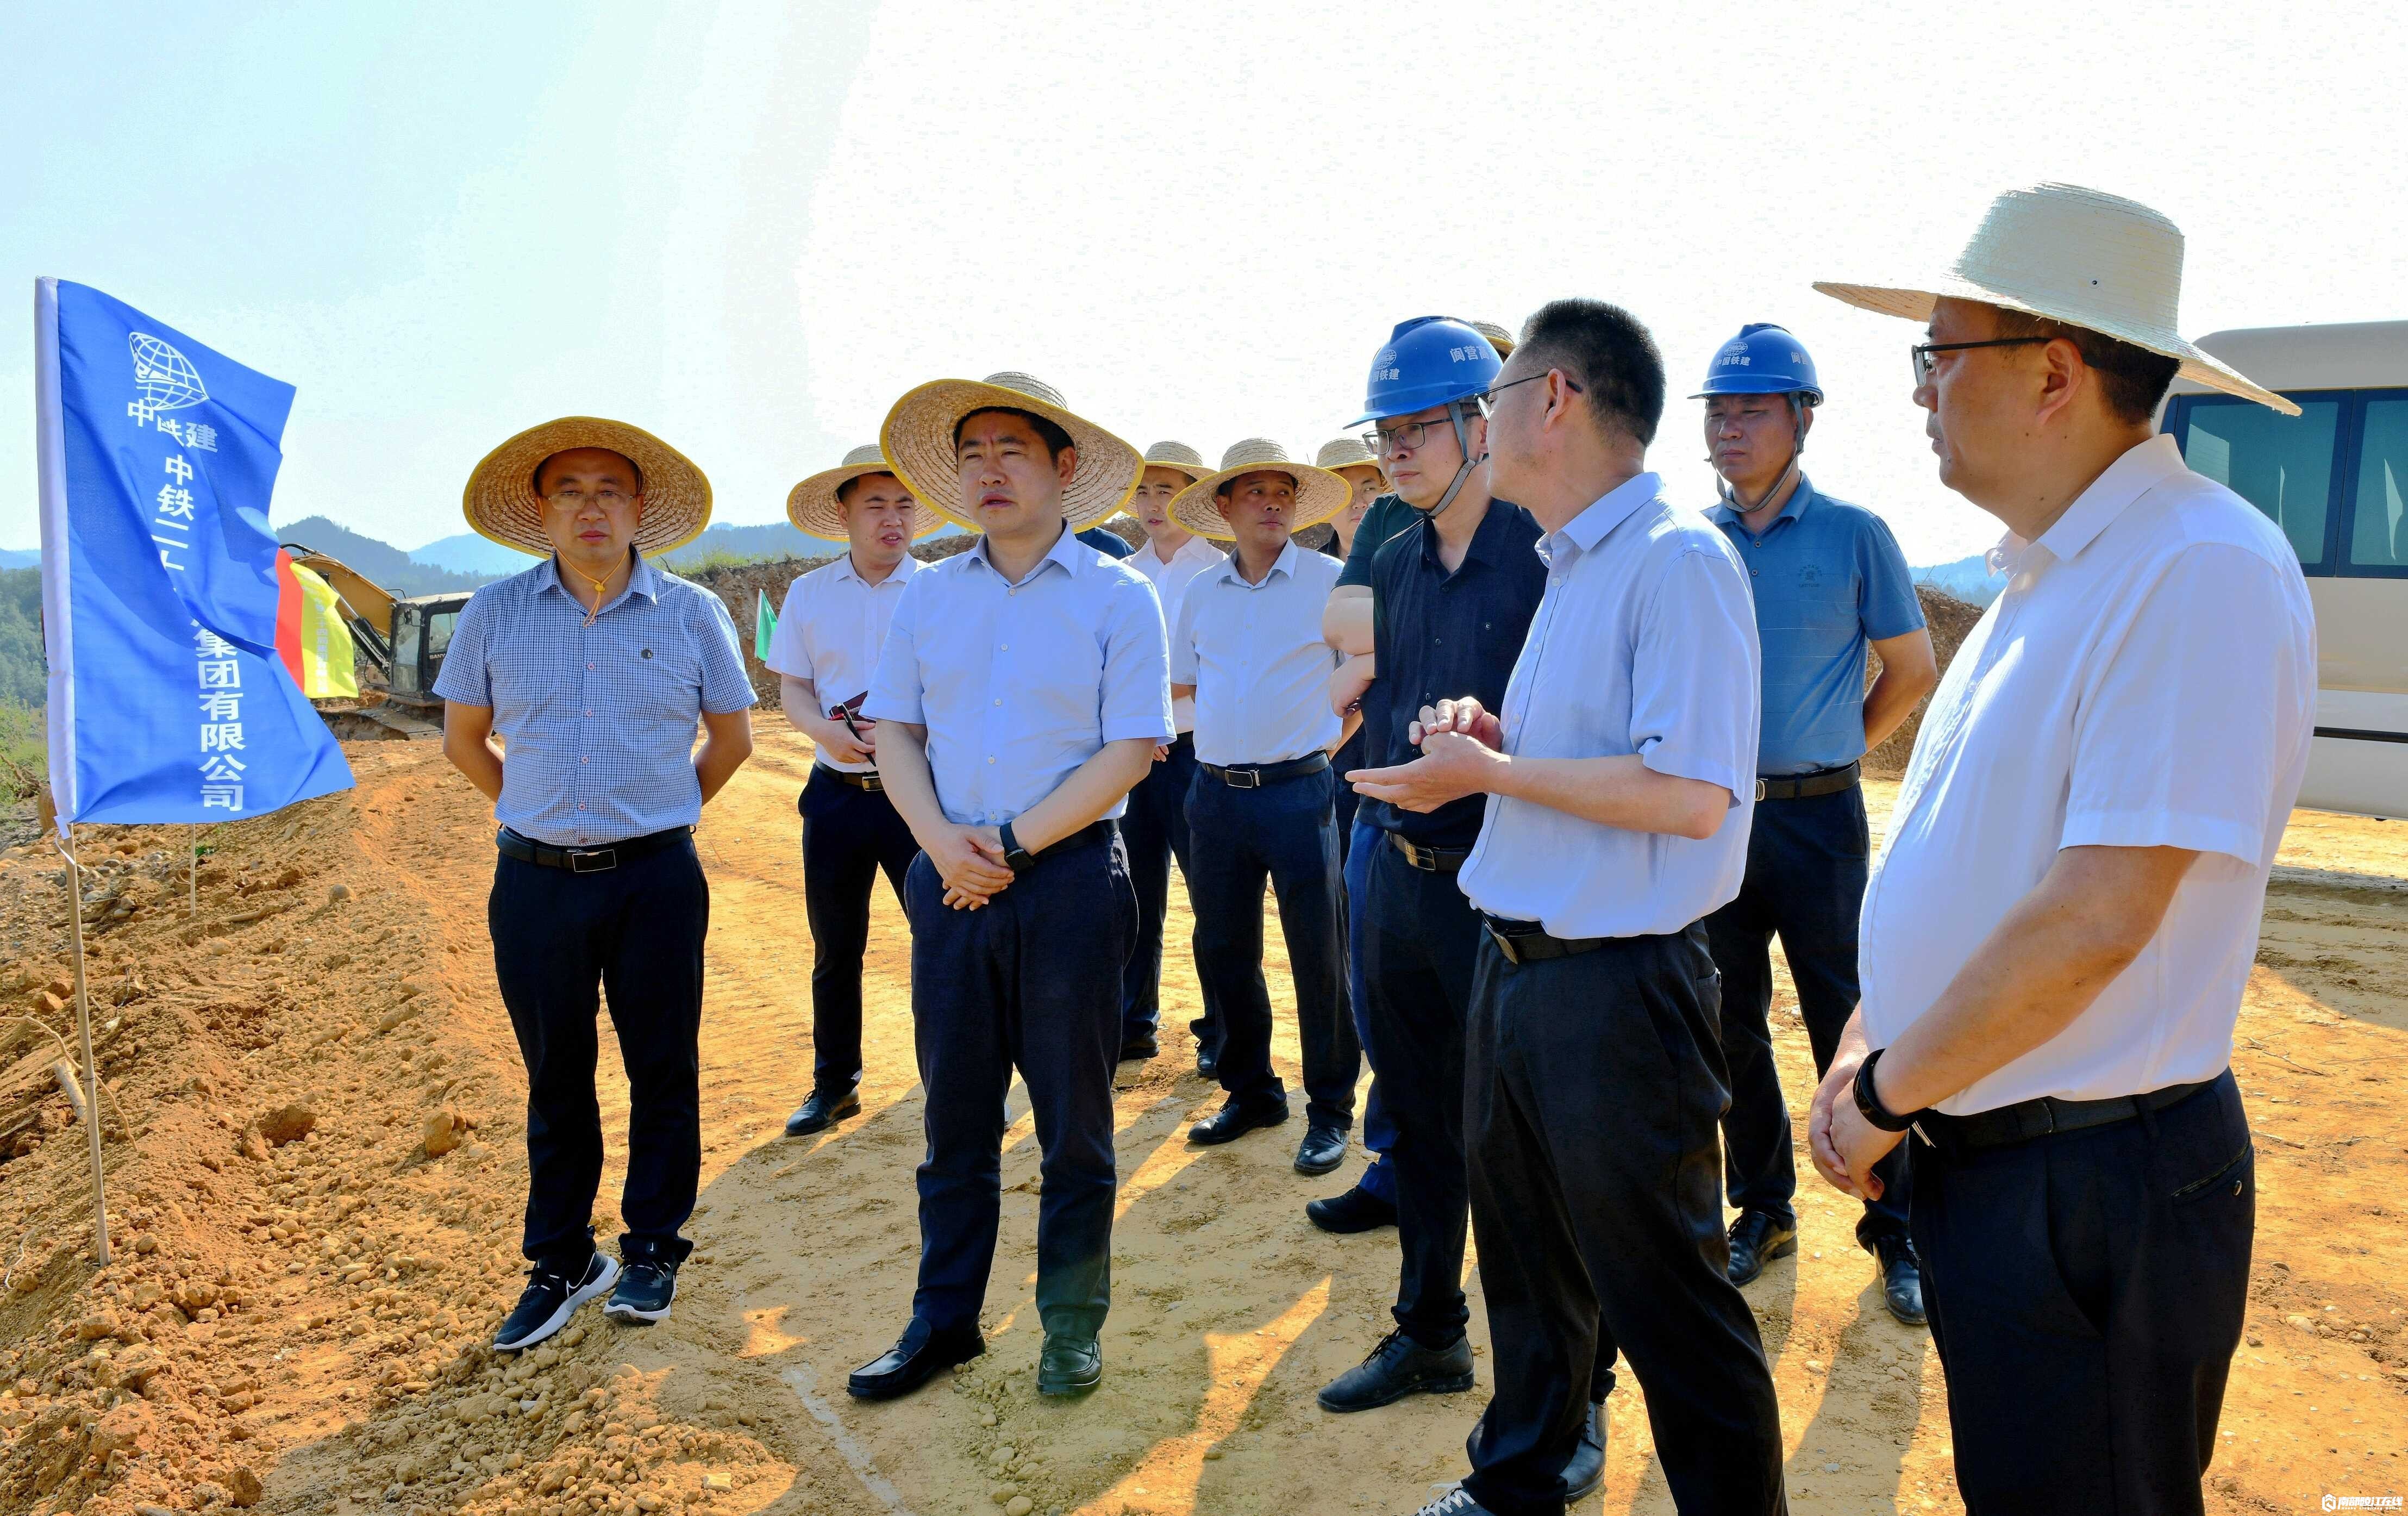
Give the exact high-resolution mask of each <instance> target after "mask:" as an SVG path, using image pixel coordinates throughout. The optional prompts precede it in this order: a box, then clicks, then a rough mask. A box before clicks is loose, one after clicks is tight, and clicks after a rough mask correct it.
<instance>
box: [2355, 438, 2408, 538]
mask: <svg viewBox="0 0 2408 1516" xmlns="http://www.w3.org/2000/svg"><path fill="white" fill-rule="evenodd" d="M2361 431H2362V433H2363V435H2364V439H2365V440H2364V441H2362V442H2361V443H2360V444H2359V446H2358V498H2357V500H2356V502H2355V504H2354V508H2353V513H2352V520H2351V524H2350V532H2349V562H2350V567H2352V568H2354V569H2398V568H2408V505H2403V501H2408V397H2403V398H2400V399H2383V400H2377V399H2372V398H2370V399H2369V400H2368V401H2367V402H2366V421H2365V425H2364V426H2363V427H2362V428H2361Z"/></svg>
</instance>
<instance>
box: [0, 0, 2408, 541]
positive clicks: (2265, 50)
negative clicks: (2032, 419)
mask: <svg viewBox="0 0 2408 1516" xmlns="http://www.w3.org/2000/svg"><path fill="white" fill-rule="evenodd" d="M2031 8H2032V10H2033V11H2034V12H2035V13H2039V14H2043V15H2044V16H2045V17H2046V18H2047V19H2045V20H2043V21H2040V22H2022V21H2018V20H2016V19H2014V17H2013V16H2006V17H2002V16H2001V15H2000V13H1998V12H1997V11H1996V10H1994V9H1990V8H1973V9H1968V8H1967V7H1946V8H1944V9H1943V8H1942V7H1933V6H1928V5H1914V6H1885V7H1871V6H1867V7H1840V6H1834V5H1813V6H1805V5H1799V6H1785V7H1770V6H1762V5H1730V6H1709V5H1698V6H1681V7H1668V6H1662V5H1649V6H1619V5H1595V4H1580V5H1563V6H1548V7H1527V6H1514V5H1498V6H1496V7H1488V8H1486V9H1484V8H1483V7H1477V6H1471V7H1467V6H1464V5H1462V4H1460V3H1459V0H1458V3H1454V4H1444V5H1402V4H1393V5H1385V6H1379V7H1352V8H1349V9H1346V10H1343V11H1336V10H1325V9H1323V8H1322V7H1298V6H1296V5H1294V4H1292V3H1265V4H1258V5H1257V4H1248V5H1221V6H1211V5H1205V6H1191V7H1139V6H1136V5H1130V6H1121V7H1079V8H1078V9H1077V10H1076V11H1073V10H1072V9H1070V8H1069V7H1025V8H1024V7H994V6H968V5H953V4H930V3H910V4H890V5H885V6H882V7H873V6H871V5H867V4H839V5H809V6H807V5H800V4H782V3H759V4H754V3H726V4H719V5H707V4H684V5H662V4H653V3H639V0H605V3H598V4H597V3H585V4H578V5H565V4H564V5H535V4H512V5H508V6H468V5H445V4H432V3H429V4H417V5H411V6H393V7H366V6H338V7H325V6H314V7H302V6H294V7H269V6H263V5H256V4H251V5H230V4H229V5H218V4H208V3H192V4H185V5H180V6H178V7H174V8H173V9H172V10H169V9H165V8H163V7H150V6H142V7H135V6H125V5H116V4H92V5H82V6H77V7H53V8H52V9H50V11H47V12H46V13H44V14H43V15H42V16H41V17H40V20H39V22H38V24H36V23H35V22H30V21H29V20H28V19H27V18H28V16H29V15H30V12H29V10H28V9H26V8H24V7H10V11H11V17H12V19H11V20H9V21H8V22H7V24H6V27H5V31H6V34H7V49H6V53H7V56H6V58H5V60H0V69H5V71H6V75H5V77H6V78H7V88H6V89H5V91H0V141H5V142H7V143H8V144H10V145H11V146H12V147H13V148H14V149H15V152H12V154H11V157H12V159H13V162H12V163H11V164H10V165H9V166H8V168H7V171H6V173H5V174H0V284H5V285H6V286H7V287H8V288H12V289H13V290H14V291H15V294H14V295H13V296H7V298H6V299H0V409H5V410H7V411H10V412H11V413H13V414H14V415H16V416H17V417H19V418H20V419H19V421H18V422H17V423H16V424H14V425H5V426H0V546H8V547H31V546H33V545H34V544H35V542H36V526H35V511H34V459H33V452H32V437H31V431H32V428H31V426H30V417H31V413H32V409H33V383H32V339H31V320H30V318H31V307H32V298H31V295H32V290H31V285H32V281H33V278H34V277H35V276H36V275H37V274H56V275H59V276H61V277H64V278H69V279H75V280H79V281H81V282H86V283H90V284H94V285H97V286H99V287H100V288H102V289H105V290H107V291H108V292H109V293H110V294H112V295H115V296H118V297H119V298H121V299H123V300H126V301H128V302H130V303H132V304H134V305H136V306H137V307H140V308H142V309H143V310H148V311H149V312H150V313H151V314H153V315H155V316H157V317H158V318H159V319H161V320H162V321H164V322H167V323H170V324H172V325H176V326H178V327H180V328H181V329H183V330H185V331H188V332H190V333H191V334H193V336H194V337H196V338H198V339H202V340H204V341H207V342H208V343H209V344H210V345H212V346H214V347H217V348H219V349H221V350H222V351H223V352H226V353H228V354H232V355H234V356H236V357H237V358H240V359H242V360H243V361H245V362H248V363H250V364H251V365H252V366H254V367H256V368H262V369H265V371H267V372H269V373H272V374H274V375H276V376H278V377H279V378H281V379H285V380H289V381H291V382H292V383H295V384H297V385H298V386H299V388H300V397H299V399H298V400H297V402H296V404H295V406H294V412H293V419H292V423H291V426H290V427H289V428H288V430H287V432H286V434H285V451H286V461H285V467H284V472H283V476H282V479H281V481H280V483H279V487H278V493H277V500H276V506H275V517H276V519H277V520H279V521H291V520H294V519H296V518H298V517H300V516H304V515H308V514H313V513H323V514H326V515H329V516H332V517H334V518H335V519H336V520H337V521H339V522H341V523H343V524H344V525H346V526H349V527H354V528H355V529H358V530H360V531H364V532H366V533H369V534H371V535H373V536H377V537H381V538H383V539H385V540H387V541H393V542H395V543H397V544H399V545H402V546H405V547H409V546H415V545H417V544H420V543H423V542H425V541H431V540H433V539H435V538H437V537H442V536H447V535H450V534H452V533H454V532H457V531H460V530H462V529H464V528H463V526H462V524H461V519H460V514H459V503H458V502H459V498H460V487H461V485H462V484H463V483H464V482H465V481H466V476H467V473H468V470H469V469H470V467H471V466H472V465H473V464H474V463H475V461H476V460H477V458H478V457H479V456H480V455H482V454H483V453H484V452H485V451H486V450H487V449H489V448H490V447H492V446H493V445H494V444H495V442H498V441H499V440H501V439H502V438H504V437H506V436H508V435H509V433H511V432H513V431H516V430H518V429H520V428H521V427H523V426H529V425H532V424H533V423H535V422H537V421H540V420H542V419H545V418H547V417H549V416H552V415H556V414H563V413H571V412H590V413H598V414H604V415H616V416H622V417H624V418H625V419H628V420H631V421H635V422H638V424H640V425H643V426H649V427H650V428H652V430H654V431H657V432H659V433H660V434H661V435H662V436H664V437H665V438H667V440H669V441H671V442H672V443H674V444H676V445H677V446H679V447H681V449H683V450H684V451H686V452H687V453H688V454H690V455H692V456H693V457H695V460H696V461H698V462H699V463H701V464H702V466H703V467H704V468H705V469H707V470H708V471H709V472H710V476H711V479H712V481H713V484H714V485H715V487H716V491H717V497H718V506H717V516H716V519H718V520H721V521H729V522H739V523H750V522H761V521H769V520H775V519H777V518H778V516H779V515H780V513H781V511H782V509H783V498H784V494H785V491H786V489H787V488H788V487H789V486H790V485H791V484H793V482H794V481H795V480H796V479H797V478H799V477H801V476H802V475H803V474H805V473H808V472H810V471H812V470H813V469H819V468H824V467H826V466H829V465H831V464H833V463H835V462H836V461H837V459H838V457H839V455H840V454H841V453H842V452H843V450H844V449H845V448H847V447H849V446H851V445H853V444H854V443H857V442H861V441H866V440H870V439H872V438H873V437H874V436H875V434H876V430H877V426H878V422H879V420H880V418H881V417H882V415H883V413H884V411H885V409H886V407H887V405H888V404H889V403H890V402H891V401H892V400H893V399H894V398H895V397H896V396H897V395H898V394H900V393H901V392H902V391H903V390H904V389H906V388H908V387H909V386H910V385H911V384H913V383H918V382H920V381H923V380H926V379H932V378H937V377H940V376H944V375H967V376H970V377H978V376H982V375H983V374H985V373H988V372H990V371H992V370H995V369H998V368H1019V369H1025V370H1027V371H1030V372H1033V373H1036V374H1038V375H1039V376H1040V377H1043V378H1045V379H1047V380H1049V381H1051V382H1052V383H1054V384H1056V385H1058V386H1059V387H1060V388H1062V389H1063V390H1064V391H1065V392H1066V393H1067V394H1068V397H1069V399H1070V401H1071V403H1072V405H1073V406H1074V407H1075V408H1077V409H1079V410H1081V411H1082V412H1084V413H1086V414H1088V415H1090V416H1092V417H1093V418H1094V419H1096V420H1097V421H1099V422H1101V423H1103V424H1104V425H1106V426H1111V427H1112V428H1114V429H1115V430H1117V431H1120V432H1121V433H1122V434H1123V435H1125V436H1126V437H1127V438H1128V439H1129V440H1131V441H1134V442H1136V443H1138V444H1139V445H1140V446H1142V445H1143V444H1145V443H1147V442H1150V441H1153V440H1156V439H1157V438H1161V437H1177V438H1179V439H1182V440H1186V441H1188V442H1191V443H1193V444H1195V445H1197V447H1199V448H1200V449H1202V450H1203V451H1204V453H1205V454H1206V455H1207V456H1208V457H1217V456H1218V455H1219V453H1220V450H1221V449H1222V448H1223V447H1225V446H1226V445H1227V444H1228V443H1229V442H1231V441H1233V440H1237V439H1239V438H1241V437H1247V436H1254V435H1269V436H1273V437H1277V438H1279V439H1281V440H1283V441H1285V442H1286V443H1288V445H1289V446H1290V448H1291V449H1292V450H1301V449H1309V448H1311V447H1312V446H1315V445H1317V444H1318V443H1319V442H1321V441H1323V440H1326V439H1327V438H1330V437H1333V436H1336V435H1338V434H1339V433H1340V429H1341V428H1340V425H1339V424H1340V423H1342V422H1345V421H1347V420H1348V419H1349V418H1350V417H1352V416H1353V415H1354V414H1355V411H1356V409H1357V407H1358V402H1359V400H1360V398H1361V391H1362V383H1363V376H1364V373H1365V370H1366V369H1367V368H1368V367H1369V359H1370V356H1371V354H1372V353H1373V351H1374V350H1375V349H1376V348H1377V347H1378V346H1379V345H1380V343H1381V340H1382V339H1383V337H1384V336H1385V334H1386V332H1387V330H1388V328H1389V327H1390V326H1391V325H1393V324H1394V323H1395V322H1396V321H1398V320H1399V319H1402V318H1404V317H1407V316H1412V315H1419V314H1425V313H1429V312H1433V311H1443V312H1450V313H1455V314H1460V315H1465V316H1472V317H1480V318H1484V319H1487V320H1493V321H1499V322H1503V323H1505V324H1507V325H1518V324H1519V323H1520V321H1521V319H1522V317H1523V316H1524V315H1526V314H1527V312H1528V311H1529V310H1532V309H1533V308H1535V307H1536V306H1538V305H1539V304H1541V302H1543V301H1545V300H1547V299H1549V298H1551V297H1554V296H1561V295H1570V294H1584V295H1595V296H1605V297H1607V298H1611V299H1614V300H1618V301H1620V302H1622V303H1623V304H1625V305H1627V306H1628V307H1629V308H1630V309H1631V310H1633V311H1635V312H1636V313H1637V314H1638V315H1639V316H1640V317H1641V319H1642V320H1644V321H1646V322H1648V323H1649V324H1650V325H1652V326H1653V327H1654V328H1655V330H1656V335H1657V337H1658V339H1660V340H1661V342H1662V343H1663V346H1664V350H1665V354H1666V357H1667V360H1668V363H1669V366H1670V369H1671V374H1672V379H1673V383H1674V394H1675V396H1676V397H1678V396H1682V395H1685V394H1687V393H1688V392H1689V391H1690V390H1691V389H1693V388H1694V387H1695V381H1696V380H1697V379H1698V378H1699V377H1700V376H1701V375H1702V373H1703V370H1704V366H1705V362H1706V360H1707V358H1708V357H1709V356H1710V354H1712V352H1713V348H1714V346H1715V345H1716V344H1717V343H1718V342H1720V341H1721V340H1723V339H1725V338H1727V336H1728V335H1729V334H1730V333H1731V332H1732V331H1734V330H1735V329H1736V328H1737V327H1738V326H1739V325H1740V324H1741V323H1742V322H1746V321H1757V320H1770V321H1779V322H1782V323H1784V324H1785V325H1790V326H1791V327H1792V328H1793V329H1794V330H1795V331H1797V332H1798V333H1799V335H1800V336H1801V337H1802V338H1803V339H1805V340H1806V341H1807V343H1808V344H1809V345H1810V347H1811V348H1812V349H1813V353H1814V354H1815V356H1816V358H1817V360H1818V361H1819V363H1820V365H1821V368H1822V373H1823V379H1824V384H1825V387H1826V389H1827V390H1828V393H1829V400H1828V404H1827V406H1826V408H1825V410H1824V411H1823V413H1822V415H1821V416H1820V418H1819V420H1818V424H1817V426H1816V429H1815V432H1814V437H1813V446H1812V447H1811V448H1810V450H1809V453H1808V465H1809V469H1810V470H1811V471H1812V473H1813V476H1814V478H1815V480H1816V482H1817V484H1820V485H1821V486H1822V487H1824V488H1825V489H1827V490H1829V491H1831V492H1833V493H1836V494H1841V495H1844V496H1848V497H1850V498H1856V499H1858V500H1860V501H1862V502H1864V503H1867V504H1870V505H1872V506H1874V507H1875V508H1877V509H1879V510H1880V511H1882V512H1883V513H1885V515H1887V516H1888V517H1889V519H1890V520H1891V522H1892V524H1893V525H1894V526H1895V527H1896V528H1897V529H1898V533H1899V537H1900V539H1901V540H1902V541H1904V543H1905V545H1906V548H1907V551H1908V554H1909V556H1911V557H1913V558H1914V559H1915V560H1916V561H1918V562H1936V561H1940V560H1943V559H1946V558H1952V557H1956V556H1961V555H1963V554H1965V553H1968V552H1971V551H1973V550H1975V549H1976V548H1978V547H1980V546H1982V545H1985V544H1986V543H1987V542H1988V541H1991V540H1992V539H1993V538H1994V537H1995V536H1996V527H1994V526H1993V525H1992V524H1991V523H1990V521H1989V518H1987V517H1985V516H1982V515H1979V514H1978V513H1975V512H1974V511H1973V510H1972V509H1971V507H1970V506H1967V505H1965V504H1964V503H1963V502H1961V501H1958V500H1957V499H1956V498H1954V497H1952V496H1949V495H1948V494H1946V492H1944V491H1942V489H1941V488H1940V487H1939V485H1938V484H1937V482H1936V480H1935V479H1934V477H1933V474H1932V469H1931V459H1930V455H1929V454H1928V450H1927V448H1926V446H1925V443H1924V440H1923V437H1922V431H1921V422H1920V412H1917V411H1914V409H1913V407H1912V406H1911V405H1910V404H1909V402H1908V399H1907V392H1908V382H1907V362H1906V354H1905V349H1906V346H1907V343H1908V342H1909V340H1910V339H1911V334H1912V332H1913V330H1914V328H1912V327H1910V326H1909V325H1907V324H1905V323H1902V322H1897V321H1890V320H1885V319H1884V318H1880V317H1875V316H1871V315H1867V314H1863V313H1860V312H1856V311H1853V310H1848V309H1847V308H1845V307H1842V306H1841V305H1839V304H1838V303H1836V302H1834V301H1831V300H1828V299H1827V298H1825V297H1823V296H1818V295H1816V294H1814V293H1813V291H1812V290H1811V289H1809V288H1808V282H1809V281H1811V280H1813V279H1817V278H1843V279H1851V280H1861V281H1866V282H1881V281H1887V280H1899V281H1911V280H1912V279H1913V278H1914V276H1916V275H1917V274H1919V273H1922V272H1925V271H1927V270H1929V269H1932V268H1936V267H1941V266H1944V264H1945V262H1946V260H1947V259H1948V257H1949V256H1950V255H1951V254H1952V253H1954V252H1955V250H1956V249H1957V246H1958V245H1959V244H1960V243H1961V242H1962V240H1963V238H1964V237H1965V235H1966V233H1967V232H1968V231H1969V230H1970V229H1971V225H1972V223H1973V221H1974V220H1975V218H1976V217H1977V216H1978V215H1979V212H1980V209H1981V208H1982V206H1983V205H1984V204H1985V202H1986V201H1987V200H1988V198H1989V197H1990V195H1993V194H1994V193H1996V192H1997V191H1999V190H2000V189H2004V188H2009V187H2012V186H2014V185H2017V184H2022V183H2028V182H2030V181H2033V180H2040V179H2061V180H2071V181H2073V182H2076V183H2085V184H2090V185H2095V186H2097V187H2100V188H2102V189H2107V190H2113V191H2114V192H2116V193H2119V194H2124V195H2131V196H2133V197H2134V198H2137V199H2140V200H2143V201H2146V202H2148V203H2150V204H2152V205H2154V206H2157V208H2158V209H2162V210H2164V211H2165V212H2166V213H2168V214H2169V215H2171V217H2172V218H2173V219H2174V221H2175V222H2176V223H2178V224H2180V225H2181V226H2182V227H2183V228H2184V230H2185V231H2186V233H2187V234H2188V236H2189V239H2190V244H2189V267H2188V269H2187V279H2186V287H2185V290H2184V298H2183V319H2184V325H2185V327H2186V329H2187V330H2188V331H2189V332H2190V333H2191V334H2192V335H2198V334H2200V333H2202V332H2206V331H2210V330H2214V329H2216V328H2219V327H2227V326H2241V325H2274V324H2281V323H2289V322H2302V321H2349V320H2372V319H2383V318H2394V317H2403V316H2408V294H2403V290H2408V195H2403V194H2402V192H2401V186H2402V185H2403V184H2408V130H2403V129H2402V127H2401V122H2402V119H2403V107H2402V104H2401V101H2402V88H2401V86H2402V80H2403V79H2408V20H2403V19H2402V12H2401V10H2400V8H2399V7H2396V6H2383V5H2363V6H2358V5H2341V4H2324V5H2319V6H2315V7H2239V6H2175V5H2148V4H2126V5H2119V6H2114V7H2083V8H2081V9H2079V10H2074V9H2070V8H2068V7H2031ZM1702 452H1703V445H1702V442H1701V441H1700V440H1699V430H1698V426H1697V406H1696V404H1695V402H1691V401H1687V400H1684V399H1680V398H1675V399H1674V400H1673V402H1672V405H1671V408H1670V411H1669V413H1668V415H1667V418H1666V423H1665V428H1664V432H1663V435H1662V437H1661V438H1659V440H1658V442H1657V446H1656V454H1655V462H1656V466H1657V467H1658V468H1660V469H1663V471H1664V472H1665V473H1666V475H1667V476H1668V477H1669V478H1670V480H1671V482H1672V484H1673V485H1674V486H1675V489H1676V491H1678V492H1679V493H1681V494H1682V495H1684V497H1685V498H1690V499H1692V500H1695V501H1699V502H1700V503H1702V502H1704V501H1706V500H1708V499H1710V498H1711V494H1710V491H1711V488H1712V484H1711V476H1710V474H1709V473H1708V471H1707V470H1706V469H1705V467H1704V465H1703V464H1702V463H1701V462H1699V457H1700V455H1702Z"/></svg>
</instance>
